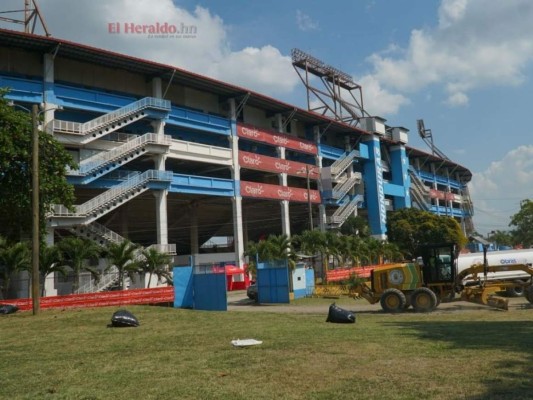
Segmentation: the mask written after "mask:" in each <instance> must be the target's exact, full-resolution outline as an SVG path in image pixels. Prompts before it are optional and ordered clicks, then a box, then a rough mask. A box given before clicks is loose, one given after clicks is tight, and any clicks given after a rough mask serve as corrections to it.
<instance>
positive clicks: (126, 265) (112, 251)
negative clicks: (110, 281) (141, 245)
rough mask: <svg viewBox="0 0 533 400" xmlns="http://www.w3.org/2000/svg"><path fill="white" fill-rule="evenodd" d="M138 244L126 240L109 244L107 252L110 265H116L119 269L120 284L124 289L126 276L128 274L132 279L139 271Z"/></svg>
mask: <svg viewBox="0 0 533 400" xmlns="http://www.w3.org/2000/svg"><path fill="white" fill-rule="evenodd" d="M137 251H138V246H136V245H135V244H133V243H132V242H130V241H129V240H125V241H123V242H120V243H111V244H110V245H108V246H107V249H106V253H107V258H108V260H109V264H110V266H115V268H116V269H117V270H118V284H119V286H120V287H121V288H123V289H124V277H125V276H127V277H128V278H130V279H131V280H132V281H133V280H135V275H136V274H137V273H138V272H139V263H138V261H137V259H136V253H137Z"/></svg>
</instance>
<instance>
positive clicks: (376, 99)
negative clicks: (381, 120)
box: [359, 75, 409, 116]
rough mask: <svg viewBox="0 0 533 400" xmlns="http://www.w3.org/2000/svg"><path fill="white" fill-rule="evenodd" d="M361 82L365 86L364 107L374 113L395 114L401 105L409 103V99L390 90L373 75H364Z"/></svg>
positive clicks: (381, 114)
mask: <svg viewBox="0 0 533 400" xmlns="http://www.w3.org/2000/svg"><path fill="white" fill-rule="evenodd" d="M359 82H360V84H361V86H362V87H363V99H364V108H365V110H367V111H368V112H369V113H371V114H373V115H379V116H383V115H393V114H396V113H397V112H398V110H399V109H400V107H401V106H403V105H407V104H409V99H407V98H406V97H405V96H403V95H401V94H394V93H390V92H388V91H387V90H385V89H384V88H383V87H382V86H381V85H380V83H379V81H378V80H377V79H376V78H375V77H373V76H371V75H367V76H364V77H362V78H361V79H360V80H359Z"/></svg>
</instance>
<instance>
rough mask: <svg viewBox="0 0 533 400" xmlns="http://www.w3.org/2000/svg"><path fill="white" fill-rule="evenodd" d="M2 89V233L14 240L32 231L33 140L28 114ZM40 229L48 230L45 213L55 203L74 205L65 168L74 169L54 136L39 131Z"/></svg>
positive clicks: (0, 108) (0, 180)
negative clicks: (11, 101) (10, 100)
mask: <svg viewBox="0 0 533 400" xmlns="http://www.w3.org/2000/svg"><path fill="white" fill-rule="evenodd" d="M5 94H6V91H5V90H0V151H1V152H2V157H0V209H1V210H2V216H1V217H0V222H1V223H0V226H1V228H0V229H1V232H2V233H3V234H4V235H5V236H6V237H8V238H9V239H11V240H13V241H17V240H20V238H21V236H22V234H23V233H25V232H30V231H31V223H32V214H31V213H30V212H28V210H30V209H31V170H32V169H31V156H32V155H31V138H32V130H33V129H32V117H31V115H30V113H29V112H26V111H20V110H17V109H15V107H11V106H9V104H8V102H7V100H6V99H5V97H4V96H5ZM39 153H40V157H39V160H40V162H39V186H40V192H39V193H40V216H41V222H40V228H41V232H43V233H44V230H45V229H46V217H45V215H46V213H47V212H49V210H50V206H51V205H52V204H64V205H65V206H67V207H70V206H72V204H73V202H74V189H73V186H72V185H70V184H68V183H67V180H66V168H67V167H70V168H75V164H74V162H73V160H72V157H71V156H70V154H69V153H68V152H67V151H66V150H65V149H64V148H63V146H62V145H61V144H60V143H59V142H58V141H57V140H55V139H54V138H53V137H52V136H51V135H49V134H47V133H44V132H39Z"/></svg>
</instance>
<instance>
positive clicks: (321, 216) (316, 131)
mask: <svg viewBox="0 0 533 400" xmlns="http://www.w3.org/2000/svg"><path fill="white" fill-rule="evenodd" d="M313 139H314V141H315V143H316V145H317V147H318V148H319V149H320V141H321V139H322V137H321V135H320V128H319V127H318V126H313ZM315 160H316V165H317V166H318V168H320V169H322V157H321V156H320V151H318V153H317V155H316V157H315ZM318 190H319V191H320V192H321V193H322V190H323V188H322V180H321V179H319V180H318ZM326 218H327V216H326V206H325V205H324V204H322V203H321V204H320V205H319V206H318V227H319V229H320V230H321V231H322V232H325V231H326V225H327V221H326Z"/></svg>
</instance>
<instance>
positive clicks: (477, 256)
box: [457, 249, 533, 297]
mask: <svg viewBox="0 0 533 400" xmlns="http://www.w3.org/2000/svg"><path fill="white" fill-rule="evenodd" d="M486 255H487V264H488V265H490V266H500V267H502V268H500V269H499V270H498V272H488V273H487V280H488V281H495V280H506V281H516V282H517V283H523V282H525V281H527V280H528V279H530V278H531V276H530V275H529V274H527V273H526V272H524V271H520V270H518V271H516V270H515V271H510V270H505V266H506V265H513V264H524V265H528V266H530V267H531V266H532V265H533V249H524V250H503V251H487V252H486ZM483 257H484V255H483V253H467V254H459V257H458V258H457V273H458V274H460V273H461V272H463V271H464V270H466V269H467V268H470V267H472V266H474V265H483V263H484V261H483V260H484V259H483ZM505 293H506V295H507V296H510V297H517V296H522V295H523V294H524V286H523V285H517V286H513V287H509V288H507V289H506V291H505Z"/></svg>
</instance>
